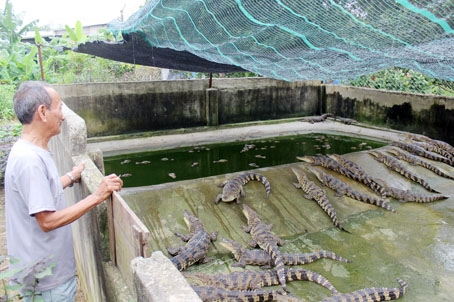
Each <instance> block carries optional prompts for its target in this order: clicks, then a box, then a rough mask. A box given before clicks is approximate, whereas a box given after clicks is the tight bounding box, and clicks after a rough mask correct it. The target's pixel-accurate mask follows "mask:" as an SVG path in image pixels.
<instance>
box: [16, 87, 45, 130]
mask: <svg viewBox="0 0 454 302" xmlns="http://www.w3.org/2000/svg"><path fill="white" fill-rule="evenodd" d="M46 88H50V86H49V85H48V84H47V83H46V82H41V81H27V82H24V83H22V84H21V85H20V86H19V88H18V89H17V91H16V93H15V94H14V99H13V100H14V111H15V112H16V116H17V118H18V119H19V121H20V122H21V124H23V125H25V124H30V123H31V122H32V120H33V115H34V114H35V112H36V110H37V109H38V107H39V106H40V105H44V106H46V108H50V106H51V105H52V98H51V96H50V95H49V93H48V91H47V89H46Z"/></svg>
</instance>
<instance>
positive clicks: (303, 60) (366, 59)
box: [109, 0, 454, 81]
mask: <svg viewBox="0 0 454 302" xmlns="http://www.w3.org/2000/svg"><path fill="white" fill-rule="evenodd" d="M453 28H454V1H450V0H431V1H418V0H408V1H407V0H392V1H391V0H363V1H362V0H331V1H329V0H317V1H314V0H192V1H181V0H151V1H148V2H147V3H146V4H145V5H144V6H143V7H142V8H141V9H140V10H138V11H137V12H136V13H135V14H134V15H132V16H131V17H130V18H129V19H127V20H126V21H125V22H119V21H113V22H111V23H110V24H109V29H110V30H112V31H113V32H114V33H119V32H120V33H122V34H123V35H131V34H134V35H138V36H141V38H142V39H144V40H145V41H146V42H147V43H148V44H149V45H150V46H152V47H155V48H168V49H172V50H175V51H184V52H189V53H191V54H193V55H195V56H197V57H200V58H202V59H204V60H208V61H211V62H216V63H220V64H226V65H233V66H237V67H240V68H242V69H244V70H248V71H251V72H254V73H256V74H260V75H262V76H266V77H271V78H276V79H281V80H286V81H295V80H309V79H325V80H326V79H340V80H343V79H351V78H354V77H356V76H359V75H365V74H370V73H373V72H376V71H379V70H383V69H386V68H390V67H401V68H409V69H413V70H416V71H419V72H421V73H423V74H425V75H428V76H431V77H434V78H439V79H445V80H450V81H453V80H454V64H453V63H454V29H453ZM176 69H178V68H176Z"/></svg>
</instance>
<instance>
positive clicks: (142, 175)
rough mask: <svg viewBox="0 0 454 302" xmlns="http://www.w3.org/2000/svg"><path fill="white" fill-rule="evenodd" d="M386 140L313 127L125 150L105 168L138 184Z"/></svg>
mask: <svg viewBox="0 0 454 302" xmlns="http://www.w3.org/2000/svg"><path fill="white" fill-rule="evenodd" d="M384 145H385V144H384V143H383V142H379V141H373V140H366V139H363V138H354V137H348V136H339V135H327V134H316V133H315V134H306V135H297V136H286V137H276V138H270V139H260V140H253V141H242V142H232V143H226V144H214V145H203V146H201V145H198V146H192V147H186V148H179V149H171V150H162V151H152V152H142V153H134V154H123V155H117V156H112V157H106V158H105V159H104V165H105V171H106V174H110V173H116V174H117V175H121V177H122V179H123V181H124V187H140V186H148V185H155V184H161V183H168V182H174V181H181V180H188V179H196V178H203V177H208V176H214V175H222V174H226V173H233V172H238V171H246V170H253V169H256V168H262V167H271V166H277V165H283V164H289V163H294V162H298V160H297V158H296V157H297V156H304V155H318V154H345V153H349V152H354V151H361V150H367V149H374V148H378V147H381V146H384Z"/></svg>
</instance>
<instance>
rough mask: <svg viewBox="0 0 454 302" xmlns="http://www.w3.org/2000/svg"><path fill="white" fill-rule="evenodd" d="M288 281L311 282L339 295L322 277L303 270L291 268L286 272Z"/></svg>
mask: <svg viewBox="0 0 454 302" xmlns="http://www.w3.org/2000/svg"><path fill="white" fill-rule="evenodd" d="M285 275H286V280H287V281H301V280H303V281H311V282H314V283H317V284H319V285H321V286H323V287H325V288H327V289H329V290H330V291H331V293H332V294H337V293H338V292H339V291H338V290H337V289H336V288H335V287H334V286H333V285H332V284H331V282H329V281H328V279H326V278H325V277H323V276H322V275H320V274H318V273H316V272H313V271H310V270H307V269H303V268H299V269H293V268H289V269H287V270H286V271H285Z"/></svg>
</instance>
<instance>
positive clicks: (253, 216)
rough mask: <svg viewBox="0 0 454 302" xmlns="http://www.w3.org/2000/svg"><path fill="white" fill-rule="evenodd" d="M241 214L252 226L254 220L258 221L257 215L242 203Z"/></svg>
mask: <svg viewBox="0 0 454 302" xmlns="http://www.w3.org/2000/svg"><path fill="white" fill-rule="evenodd" d="M243 214H244V216H246V219H247V222H248V224H252V223H253V222H254V220H257V219H258V220H259V215H258V214H257V212H255V211H254V210H253V209H251V208H250V207H248V206H247V205H246V204H245V203H243Z"/></svg>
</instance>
